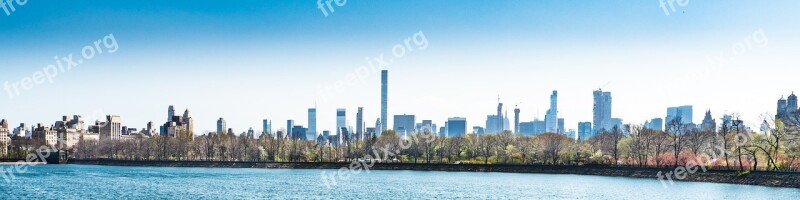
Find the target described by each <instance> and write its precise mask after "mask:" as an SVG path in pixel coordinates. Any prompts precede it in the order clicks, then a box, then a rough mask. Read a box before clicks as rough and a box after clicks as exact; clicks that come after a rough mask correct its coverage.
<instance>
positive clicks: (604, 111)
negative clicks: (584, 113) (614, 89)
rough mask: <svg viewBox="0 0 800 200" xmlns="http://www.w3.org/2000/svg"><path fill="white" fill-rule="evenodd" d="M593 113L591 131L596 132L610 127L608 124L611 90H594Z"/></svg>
mask: <svg viewBox="0 0 800 200" xmlns="http://www.w3.org/2000/svg"><path fill="white" fill-rule="evenodd" d="M592 112H593V114H594V116H593V122H592V123H594V129H592V133H597V132H598V131H600V130H601V129H610V127H608V124H609V123H610V120H611V92H603V90H600V89H598V90H595V91H594V108H593V109H592Z"/></svg>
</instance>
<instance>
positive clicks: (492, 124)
mask: <svg viewBox="0 0 800 200" xmlns="http://www.w3.org/2000/svg"><path fill="white" fill-rule="evenodd" d="M497 116H498V115H487V116H486V127H485V129H486V130H485V131H486V133H500V132H502V129H501V127H502V126H500V125H499V124H498V123H500V122H502V120H500V118H499V117H497Z"/></svg>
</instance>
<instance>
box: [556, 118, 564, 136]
mask: <svg viewBox="0 0 800 200" xmlns="http://www.w3.org/2000/svg"><path fill="white" fill-rule="evenodd" d="M556 133H560V134H564V133H566V129H564V118H558V132H556Z"/></svg>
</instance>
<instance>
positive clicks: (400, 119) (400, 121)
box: [393, 115, 417, 136]
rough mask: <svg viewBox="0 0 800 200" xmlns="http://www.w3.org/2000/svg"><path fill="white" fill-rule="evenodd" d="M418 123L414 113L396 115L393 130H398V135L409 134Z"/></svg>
mask: <svg viewBox="0 0 800 200" xmlns="http://www.w3.org/2000/svg"><path fill="white" fill-rule="evenodd" d="M416 123H417V121H416V117H415V116H414V115H395V116H394V128H393V130H394V131H397V135H398V136H408V135H411V133H413V132H414V129H415V128H416V127H415V125H416Z"/></svg>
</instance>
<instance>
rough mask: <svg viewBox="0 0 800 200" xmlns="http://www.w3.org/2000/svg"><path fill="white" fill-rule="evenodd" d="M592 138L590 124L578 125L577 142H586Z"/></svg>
mask: <svg viewBox="0 0 800 200" xmlns="http://www.w3.org/2000/svg"><path fill="white" fill-rule="evenodd" d="M591 137H592V122H579V123H578V140H587V139H589V138H591Z"/></svg>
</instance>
